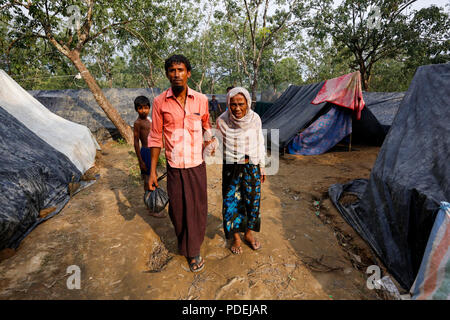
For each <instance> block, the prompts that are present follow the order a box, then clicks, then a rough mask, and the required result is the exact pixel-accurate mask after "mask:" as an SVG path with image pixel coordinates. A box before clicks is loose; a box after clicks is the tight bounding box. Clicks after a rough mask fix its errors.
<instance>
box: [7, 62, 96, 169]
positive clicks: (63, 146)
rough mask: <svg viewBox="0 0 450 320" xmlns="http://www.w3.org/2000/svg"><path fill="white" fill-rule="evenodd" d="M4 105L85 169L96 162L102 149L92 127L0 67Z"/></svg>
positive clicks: (13, 114) (17, 117)
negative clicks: (49, 104) (52, 107)
mask: <svg viewBox="0 0 450 320" xmlns="http://www.w3.org/2000/svg"><path fill="white" fill-rule="evenodd" d="M0 105H1V106H2V107H3V108H4V109H5V110H6V111H7V112H8V113H9V114H11V115H12V116H14V117H15V118H16V119H17V120H19V121H20V122H21V123H23V124H24V125H25V126H26V127H27V128H28V129H30V130H31V131H32V132H34V133H35V134H36V135H37V136H39V137H40V138H41V139H42V140H44V141H45V142H47V143H48V144H49V145H51V146H52V147H53V148H55V149H56V150H58V151H60V152H61V153H63V154H64V155H66V156H67V157H68V158H69V159H70V161H72V163H73V164H74V165H75V166H76V167H77V168H78V170H80V171H81V172H82V173H84V172H86V171H87V170H88V169H89V168H90V167H92V166H93V165H94V162H95V154H96V150H97V149H100V147H99V145H98V143H97V141H96V140H95V138H94V137H93V135H92V133H91V131H90V130H89V129H88V128H87V127H85V126H83V125H80V124H77V123H75V122H71V121H69V120H66V119H64V118H62V117H60V116H58V115H56V114H54V113H52V112H51V111H49V110H48V109H47V108H46V107H45V106H44V105H42V104H41V103H40V102H39V101H38V100H36V99H35V98H33V96H31V95H30V94H29V93H28V92H27V91H26V90H24V89H23V88H22V87H21V86H20V85H19V84H18V83H16V82H15V81H14V80H13V79H12V78H11V77H10V76H9V75H8V74H7V73H6V72H4V71H3V70H0Z"/></svg>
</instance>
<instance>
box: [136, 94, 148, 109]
mask: <svg viewBox="0 0 450 320" xmlns="http://www.w3.org/2000/svg"><path fill="white" fill-rule="evenodd" d="M143 106H149V107H150V100H148V98H147V97H146V96H139V97H137V98H136V99H134V110H136V111H137V109H138V108H139V107H143Z"/></svg>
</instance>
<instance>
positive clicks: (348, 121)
mask: <svg viewBox="0 0 450 320" xmlns="http://www.w3.org/2000/svg"><path fill="white" fill-rule="evenodd" d="M351 132H352V116H351V112H349V111H348V110H344V109H343V108H341V107H331V108H330V110H329V111H328V112H327V113H325V114H324V115H322V116H320V117H319V118H317V120H316V121H314V122H313V123H312V124H311V125H310V126H309V127H308V128H307V129H306V130H304V131H303V132H301V133H299V134H297V135H296V136H295V137H294V139H292V141H291V142H290V143H289V145H288V152H289V153H290V154H301V155H317V154H322V153H324V152H326V151H328V150H329V149H330V148H332V147H333V146H335V145H336V144H337V143H338V142H339V141H341V140H342V139H343V138H345V137H346V136H348V135H349V134H350V133H351Z"/></svg>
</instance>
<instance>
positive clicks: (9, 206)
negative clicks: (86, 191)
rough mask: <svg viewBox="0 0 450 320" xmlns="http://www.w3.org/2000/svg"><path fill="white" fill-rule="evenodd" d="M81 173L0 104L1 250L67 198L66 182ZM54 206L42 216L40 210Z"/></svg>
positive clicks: (49, 216)
mask: <svg viewBox="0 0 450 320" xmlns="http://www.w3.org/2000/svg"><path fill="white" fill-rule="evenodd" d="M80 177H81V172H80V171H79V170H78V169H77V168H76V167H75V165H74V164H73V163H72V162H71V161H70V160H69V158H68V157H66V156H65V155H64V154H62V153H61V152H59V151H57V150H56V149H54V148H53V147H51V146H50V145H49V144H48V143H46V142H45V141H44V140H42V139H41V138H39V137H38V136H37V135H36V134H34V133H33V132H32V131H30V130H29V129H28V128H26V127H25V126H24V125H23V124H22V123H21V122H19V121H18V120H17V119H16V118H15V117H13V116H11V115H10V114H9V113H8V112H6V111H5V110H4V109H3V108H2V107H1V106H0V208H1V210H0V250H1V249H4V248H16V247H17V246H18V245H19V243H20V241H21V240H22V239H23V238H24V237H25V236H26V235H27V234H28V233H29V232H30V231H31V230H32V229H33V228H34V227H36V226H37V225H38V224H39V223H41V222H42V221H44V220H47V219H49V218H51V217H52V216H54V215H55V214H57V213H58V212H59V211H60V210H61V209H62V207H63V206H64V205H65V204H66V202H67V201H68V200H69V192H68V184H69V183H70V182H71V181H75V182H76V181H79V180H80ZM52 207H53V208H55V210H54V211H53V212H52V213H50V214H49V215H47V216H46V217H45V218H40V217H39V213H40V211H41V210H42V209H46V208H52Z"/></svg>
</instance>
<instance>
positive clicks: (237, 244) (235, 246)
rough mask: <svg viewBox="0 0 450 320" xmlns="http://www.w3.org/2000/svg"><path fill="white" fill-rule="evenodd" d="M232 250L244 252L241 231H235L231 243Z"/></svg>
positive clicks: (233, 251) (237, 252)
mask: <svg viewBox="0 0 450 320" xmlns="http://www.w3.org/2000/svg"><path fill="white" fill-rule="evenodd" d="M230 250H231V252H232V253H233V254H241V253H242V247H241V237H240V235H239V233H235V234H234V235H233V243H232V245H231V248H230Z"/></svg>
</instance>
